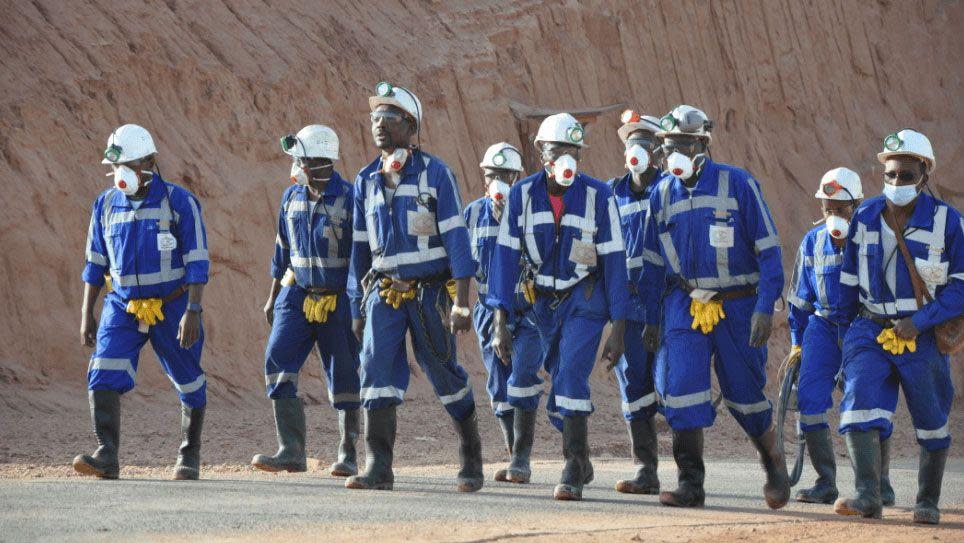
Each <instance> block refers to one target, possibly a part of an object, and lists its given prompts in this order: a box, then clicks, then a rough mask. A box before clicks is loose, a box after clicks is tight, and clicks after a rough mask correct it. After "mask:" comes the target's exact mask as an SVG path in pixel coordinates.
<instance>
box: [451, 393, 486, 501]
mask: <svg viewBox="0 0 964 543" xmlns="http://www.w3.org/2000/svg"><path fill="white" fill-rule="evenodd" d="M453 422H454V423H455V430H456V432H458V434H459V459H460V460H461V461H462V469H460V470H459V474H458V479H457V481H458V486H457V488H458V490H459V492H476V491H478V490H479V489H481V488H482V483H483V480H484V475H483V474H482V439H481V438H480V437H479V421H478V418H477V417H476V415H475V408H474V407H473V408H472V413H470V414H469V416H467V417H465V418H464V419H463V420H454V419H453Z"/></svg>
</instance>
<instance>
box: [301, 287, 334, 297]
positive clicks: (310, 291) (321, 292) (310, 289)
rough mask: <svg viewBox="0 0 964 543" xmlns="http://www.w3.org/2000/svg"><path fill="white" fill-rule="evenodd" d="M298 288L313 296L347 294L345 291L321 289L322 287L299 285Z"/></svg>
mask: <svg viewBox="0 0 964 543" xmlns="http://www.w3.org/2000/svg"><path fill="white" fill-rule="evenodd" d="M298 288H300V289H301V290H303V291H305V293H306V294H309V295H311V296H328V295H329V294H335V295H340V294H342V293H344V292H345V289H343V288H342V289H331V288H321V287H303V286H301V285H298Z"/></svg>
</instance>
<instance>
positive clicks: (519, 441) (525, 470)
mask: <svg viewBox="0 0 964 543" xmlns="http://www.w3.org/2000/svg"><path fill="white" fill-rule="evenodd" d="M514 418H515V420H514V426H513V429H512V433H513V436H514V437H515V441H514V442H513V444H512V460H511V461H510V462H509V469H508V470H506V475H505V478H506V480H508V481H509V482H510V483H528V482H529V480H530V479H531V478H532V467H531V466H530V465H529V456H530V455H531V454H532V442H533V441H534V439H535V434H536V410H535V409H521V408H518V407H517V408H516V409H515V414H514Z"/></svg>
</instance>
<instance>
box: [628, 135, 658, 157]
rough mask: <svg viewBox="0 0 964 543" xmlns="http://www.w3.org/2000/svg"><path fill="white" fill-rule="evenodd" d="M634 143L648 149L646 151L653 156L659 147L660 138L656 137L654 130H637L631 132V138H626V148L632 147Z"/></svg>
mask: <svg viewBox="0 0 964 543" xmlns="http://www.w3.org/2000/svg"><path fill="white" fill-rule="evenodd" d="M633 145H639V146H640V147H642V148H643V149H646V152H648V153H649V155H650V156H652V155H653V153H654V152H655V151H656V149H657V148H658V145H659V140H658V139H657V138H656V134H653V133H652V132H647V131H646V130H637V131H635V132H633V133H632V134H630V135H629V139H627V140H626V150H627V151H628V150H629V149H631V148H632V147H633Z"/></svg>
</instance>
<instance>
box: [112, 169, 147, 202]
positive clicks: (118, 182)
mask: <svg viewBox="0 0 964 543" xmlns="http://www.w3.org/2000/svg"><path fill="white" fill-rule="evenodd" d="M107 175H112V176H113V177H114V186H115V187H117V190H119V191H121V192H123V193H124V194H126V195H128V196H133V195H134V193H136V192H137V191H138V190H139V189H140V188H141V178H140V177H139V176H138V175H137V172H135V171H134V170H132V169H130V168H129V167H127V166H117V167H116V168H114V172H113V173H110V174H107Z"/></svg>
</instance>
